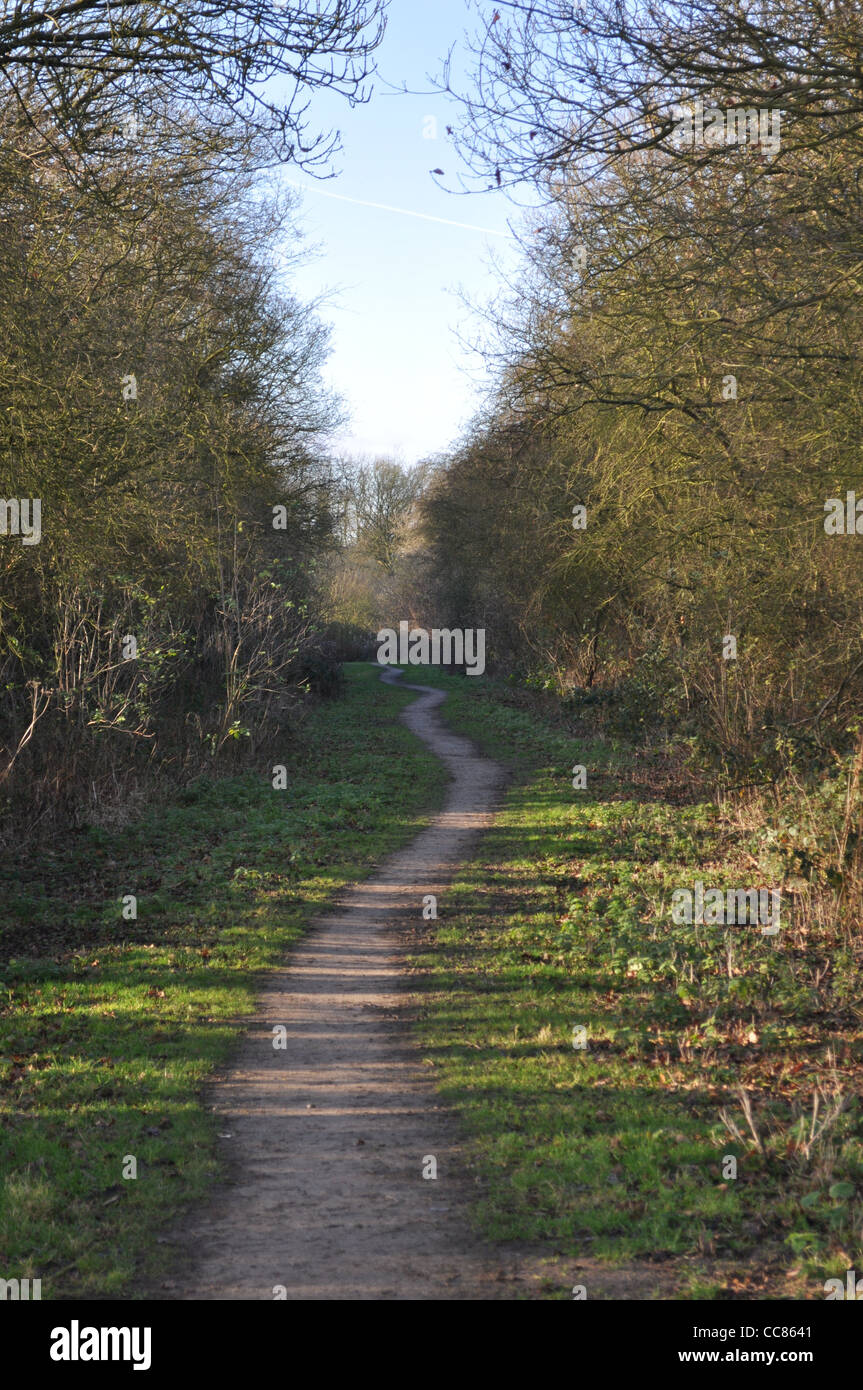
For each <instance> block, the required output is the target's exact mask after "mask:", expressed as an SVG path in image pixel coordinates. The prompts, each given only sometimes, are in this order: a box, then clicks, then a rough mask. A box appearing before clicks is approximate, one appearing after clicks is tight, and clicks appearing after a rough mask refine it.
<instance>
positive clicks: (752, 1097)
mask: <svg viewBox="0 0 863 1390" xmlns="http://www.w3.org/2000/svg"><path fill="white" fill-rule="evenodd" d="M410 678H413V679H417V680H419V681H423V682H425V683H428V684H434V685H438V686H443V687H444V688H446V689H447V691H448V692H449V700H448V703H447V705H446V707H445V717H446V718H447V720H448V721H449V722H450V723H451V724H452V725H453V727H455V728H456V729H458V730H459V731H460V732H462V733H464V734H467V735H468V736H469V737H471V738H472V739H474V740H475V742H476V743H477V744H478V745H480V746H481V747H482V748H483V749H484V751H486V752H487V753H488V754H489V755H490V756H493V757H495V758H497V759H499V760H500V761H502V762H504V763H507V764H508V765H509V766H510V768H511V769H512V770H513V772H514V774H515V776H514V780H513V783H512V785H511V788H510V790H509V792H508V794H507V796H506V799H505V803H504V805H503V808H502V810H501V812H500V814H499V815H498V817H497V819H496V824H495V826H494V828H493V829H492V830H491V831H490V832H489V833H488V834H487V835H486V836H485V837H484V838H483V841H482V843H481V846H480V849H479V852H478V853H477V855H476V856H475V858H474V859H473V861H472V862H471V863H470V864H468V865H466V866H465V868H464V870H463V872H462V873H461V875H460V876H459V879H458V881H457V882H456V883H455V884H454V886H453V889H452V891H451V892H450V893H449V894H448V895H447V897H446V898H445V899H444V900H443V901H442V903H441V904H440V907H439V911H440V918H441V920H440V921H439V922H438V924H437V927H436V932H435V939H434V944H433V946H432V948H431V949H429V950H428V951H427V952H425V953H424V954H423V955H422V956H421V957H420V958H418V964H420V965H421V966H423V967H424V969H425V971H426V972H427V980H428V985H427V992H426V995H425V999H424V1008H423V1016H422V1020H421V1022H420V1025H419V1026H420V1030H421V1037H422V1041H423V1045H424V1050H425V1055H426V1056H427V1057H428V1058H429V1060H430V1061H431V1062H432V1064H433V1065H434V1067H435V1069H436V1074H437V1078H438V1085H439V1087H440V1090H441V1092H442V1094H443V1096H444V1098H445V1099H446V1100H447V1101H448V1102H450V1103H451V1104H453V1105H454V1106H455V1107H456V1108H457V1109H458V1110H459V1111H460V1112H461V1115H462V1117H463V1121H464V1124H465V1126H466V1128H467V1131H468V1133H469V1135H470V1136H471V1142H472V1155H473V1161H474V1163H475V1164H476V1166H477V1168H478V1170H479V1172H478V1177H479V1178H480V1181H481V1188H482V1191H483V1193H484V1195H483V1197H482V1199H481V1200H480V1202H479V1206H478V1210H477V1219H478V1223H479V1225H480V1228H481V1229H482V1230H483V1231H484V1232H485V1233H486V1234H487V1235H488V1236H490V1237H492V1238H497V1239H502V1240H503V1239H505V1240H523V1241H537V1242H542V1243H544V1244H545V1246H546V1248H548V1249H549V1250H551V1251H554V1252H556V1253H559V1254H560V1255H563V1256H574V1255H580V1256H589V1257H591V1258H593V1259H595V1260H597V1261H599V1262H606V1263H607V1264H609V1265H615V1264H620V1263H621V1262H625V1261H630V1260H635V1259H637V1260H646V1261H654V1262H668V1261H676V1266H677V1267H676V1278H677V1287H678V1289H679V1294H680V1296H682V1297H693V1296H694V1297H703V1298H709V1297H724V1298H727V1297H747V1298H752V1297H768V1296H769V1297H776V1296H789V1297H805V1296H807V1295H808V1296H813V1297H823V1296H824V1295H823V1287H822V1281H823V1279H824V1278H825V1277H826V1276H828V1275H841V1276H843V1277H844V1272H845V1270H847V1269H850V1268H857V1269H858V1270H859V1269H860V1268H861V1267H863V1249H861V1227H863V1203H861V1193H863V1125H861V1113H860V1103H859V1097H860V1092H861V1080H863V1028H861V1008H860V979H861V965H863V959H861V942H860V938H859V934H857V935H856V936H855V934H854V933H852V932H851V931H850V930H849V929H848V928H847V925H843V923H842V922H841V921H840V920H832V921H831V920H827V919H824V920H819V921H815V920H813V919H812V918H811V917H808V918H807V917H806V916H805V914H803V915H800V916H799V917H795V916H794V915H792V916H791V917H789V916H788V915H787V905H788V903H789V902H791V901H792V900H793V899H792V897H791V896H790V895H789V881H788V879H787V878H786V877H784V876H783V864H782V861H781V858H777V856H776V854H775V853H774V849H775V837H771V833H770V827H769V825H768V824H767V823H766V822H765V821H763V820H762V821H761V822H760V823H758V822H757V819H756V823H752V822H751V818H750V823H749V824H740V823H739V818H735V817H734V816H733V815H731V814H729V813H727V812H725V811H720V810H718V809H717V807H716V806H715V805H714V804H713V803H712V802H710V801H707V800H699V799H697V798H695V797H693V796H692V794H691V792H690V793H687V792H686V791H685V790H684V784H683V783H682V781H680V780H679V779H678V778H676V777H675V775H674V773H673V770H670V768H671V767H672V765H673V759H672V760H671V761H669V758H668V753H667V750H662V751H660V752H657V753H656V755H651V754H650V753H649V752H648V751H647V750H644V749H642V750H636V749H635V748H633V747H632V746H630V745H628V744H626V743H625V742H622V741H614V740H609V739H607V738H606V739H601V740H592V741H591V740H588V739H585V738H578V737H576V735H575V734H574V733H572V732H569V731H568V730H567V728H566V727H565V725H564V722H563V721H561V720H560V719H558V720H556V721H555V720H550V719H547V718H544V717H542V716H540V715H538V714H537V713H536V712H531V711H530V710H526V709H525V708H520V707H518V702H517V700H516V697H515V695H514V693H511V692H508V691H507V690H506V688H505V687H501V686H495V685H494V683H492V682H490V681H488V680H484V679H483V680H481V679H478V678H471V679H467V680H466V679H464V678H458V677H447V676H444V675H442V674H440V673H437V672H434V671H423V672H417V673H415V674H413V673H412V676H411V677H410ZM521 703H522V704H523V700H522V702H521ZM576 764H582V765H584V766H585V768H586V771H587V787H586V789H584V790H574V789H573V785H572V783H573V772H572V770H573V768H574V766H575V765H576ZM699 879H700V880H701V881H703V883H704V884H705V886H706V887H714V886H715V887H719V888H723V889H727V888H739V889H743V888H752V887H767V888H778V889H781V890H782V891H783V894H784V896H783V902H784V903H785V905H786V906H785V913H786V915H785V916H784V917H782V918H781V919H780V921H781V926H780V931H779V933H778V934H777V935H776V936H768V935H765V934H762V932H761V930H760V927H759V926H758V925H757V924H753V925H751V926H732V927H726V926H707V925H695V924H693V925H682V926H678V925H675V924H674V923H673V921H672V918H671V901H672V899H671V895H672V892H673V891H674V890H675V889H680V888H689V889H690V890H692V889H693V886H694V883H695V882H696V881H697V880H699ZM735 1173H736V1176H732V1174H735Z"/></svg>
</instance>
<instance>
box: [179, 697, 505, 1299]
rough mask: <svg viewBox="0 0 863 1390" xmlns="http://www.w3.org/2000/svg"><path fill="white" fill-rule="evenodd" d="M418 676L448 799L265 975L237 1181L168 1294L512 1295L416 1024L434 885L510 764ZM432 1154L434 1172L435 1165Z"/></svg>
mask: <svg viewBox="0 0 863 1390" xmlns="http://www.w3.org/2000/svg"><path fill="white" fill-rule="evenodd" d="M400 676H401V672H400V671H398V670H394V669H388V670H386V671H385V672H384V673H383V675H382V680H384V681H386V682H387V683H390V684H391V683H393V682H395V681H398V680H399V678H400ZM408 688H409V689H411V690H416V691H418V692H419V693H420V698H419V699H417V700H415V701H414V703H413V704H411V705H410V706H409V707H408V708H407V709H406V710H404V711H403V712H402V714H401V716H400V717H401V718H402V720H403V721H404V723H405V724H406V725H407V726H408V728H409V729H411V730H412V731H413V733H415V734H416V735H417V737H418V738H421V739H422V740H423V742H424V743H426V744H427V745H428V747H429V748H431V749H432V751H433V752H434V753H435V754H436V755H437V756H438V757H439V758H441V759H442V760H443V762H444V763H445V764H446V766H447V768H448V770H449V772H450V774H451V776H452V783H451V785H450V787H449V791H448V794H447V798H446V804H445V806H444V808H443V810H442V811H441V812H440V813H439V814H438V815H436V816H434V818H433V819H432V821H431V823H430V825H429V826H428V828H427V829H426V830H423V831H422V832H421V833H420V834H419V835H417V837H416V838H415V839H414V840H413V841H412V842H411V843H410V844H409V845H408V846H407V847H406V848H405V849H403V850H400V851H399V852H398V853H396V854H393V855H392V856H390V858H388V859H387V860H386V861H385V863H384V864H383V866H382V868H381V869H380V871H379V872H378V873H376V874H375V875H374V876H373V877H372V878H369V879H367V880H366V881H365V882H363V883H360V884H357V885H356V886H355V887H353V888H351V889H349V890H347V891H346V892H345V893H344V894H343V895H341V897H340V900H339V902H338V903H337V905H336V906H335V907H334V908H333V909H331V910H330V911H329V912H328V913H327V914H326V916H324V917H322V918H321V919H320V920H319V922H318V924H317V925H316V926H314V927H313V928H312V929H311V930H310V931H309V933H308V934H307V935H306V936H305V937H304V939H303V940H302V941H301V942H299V943H298V945H297V946H296V947H294V948H293V949H292V950H291V953H290V956H289V958H288V962H287V964H286V965H285V966H284V967H283V968H282V969H279V970H277V971H275V972H274V973H273V975H272V976H271V977H270V979H269V982H268V985H267V988H266V991H265V993H264V996H263V998H262V1000H261V1005H260V1011H259V1016H258V1019H257V1021H256V1022H255V1024H254V1026H253V1027H252V1028H251V1030H250V1031H249V1032H248V1033H247V1034H246V1036H245V1037H244V1039H243V1041H242V1044H241V1045H240V1048H239V1052H238V1055H237V1057H236V1060H235V1062H234V1063H233V1065H232V1067H231V1069H230V1071H229V1072H228V1073H227V1075H226V1076H225V1077H224V1078H223V1079H222V1080H221V1081H219V1082H217V1083H215V1084H214V1087H213V1090H212V1096H211V1099H212V1101H214V1102H215V1104H214V1109H215V1110H216V1111H217V1112H218V1114H219V1115H220V1118H221V1120H222V1125H221V1128H222V1130H223V1131H224V1132H225V1133H227V1134H230V1135H231V1138H230V1139H224V1140H223V1141H222V1143H223V1146H224V1150H225V1153H226V1155H227V1157H228V1159H229V1162H230V1166H231V1169H232V1172H233V1175H234V1180H233V1182H232V1183H231V1184H230V1185H223V1186H222V1187H221V1188H220V1189H219V1191H218V1192H217V1193H216V1195H215V1196H214V1198H213V1199H212V1201H211V1202H210V1203H209V1204H208V1205H207V1206H206V1207H203V1208H199V1209H198V1210H197V1211H196V1212H195V1213H193V1214H192V1216H191V1217H190V1218H188V1219H187V1220H186V1221H185V1222H184V1223H183V1226H182V1229H181V1230H179V1231H178V1232H177V1234H176V1239H177V1242H178V1244H180V1245H181V1246H182V1248H183V1250H185V1251H186V1252H187V1268H186V1272H185V1274H184V1275H183V1276H182V1283H181V1284H178V1283H175V1284H174V1290H175V1291H174V1292H173V1293H168V1294H163V1295H162V1296H163V1297H169V1298H180V1299H183V1298H188V1299H201V1298H203V1299H273V1298H274V1296H276V1295H275V1293H274V1290H276V1289H277V1288H278V1286H283V1287H284V1289H285V1293H286V1296H287V1298H288V1299H291V1300H294V1299H342V1298H346V1299H485V1298H507V1297H511V1296H512V1286H510V1287H509V1289H508V1288H507V1284H508V1282H509V1277H510V1275H509V1272H508V1270H507V1269H506V1268H505V1267H504V1264H505V1258H504V1257H503V1255H502V1254H498V1253H496V1252H494V1251H492V1250H491V1249H490V1248H489V1247H487V1246H485V1245H484V1244H483V1243H482V1242H481V1241H479V1240H478V1239H475V1238H473V1237H472V1236H471V1235H470V1233H469V1229H468V1225H467V1221H466V1213H467V1206H468V1202H469V1200H470V1197H471V1195H472V1191H473V1189H472V1186H471V1184H470V1179H469V1177H468V1175H467V1174H466V1172H465V1169H464V1165H463V1164H462V1163H461V1162H460V1157H459V1155H460V1149H459V1134H458V1127H457V1125H456V1123H455V1121H454V1119H453V1116H452V1115H451V1113H450V1112H448V1111H447V1110H446V1109H445V1108H444V1106H442V1104H441V1103H440V1101H439V1099H438V1097H437V1095H436V1092H435V1089H434V1086H433V1083H432V1079H431V1077H430V1075H429V1072H428V1068H426V1067H424V1066H423V1064H422V1062H421V1059H420V1056H419V1054H418V1052H417V1049H416V1044H415V1042H414V1040H413V1038H412V1035H411V1031H410V1022H409V1010H410V997H409V993H408V989H407V987H406V985H407V980H406V976H405V958H406V955H407V953H408V950H409V945H410V943H409V928H411V927H417V926H420V925H421V922H422V899H423V896H424V895H425V894H428V893H434V894H435V896H437V897H438V898H439V900H440V899H441V898H442V896H443V895H444V894H445V890H446V887H447V885H448V883H449V882H450V881H451V880H452V878H453V876H454V874H455V872H456V870H457V869H458V867H459V865H460V864H461V863H462V861H463V860H464V859H465V857H466V856H467V854H468V851H469V850H470V848H471V845H472V843H473V841H474V839H475V837H476V836H477V834H478V833H479V832H480V831H481V830H482V829H483V828H485V827H486V826H487V825H489V823H490V822H491V819H492V812H493V807H494V804H495V800H496V797H497V794H498V792H499V789H500V788H501V786H502V783H503V781H504V774H503V771H502V769H501V768H500V767H499V766H498V764H497V763H494V762H492V761H491V760H490V759H488V758H483V757H481V756H480V755H479V754H478V753H477V751H476V749H475V748H474V747H473V745H472V744H471V743H469V742H468V740H467V739H464V738H460V737H458V735H456V734H454V733H452V732H451V731H450V730H449V729H447V728H445V727H444V725H443V724H442V723H441V721H440V719H439V717H438V715H437V713H436V711H437V708H438V706H439V705H440V704H442V702H443V701H444V699H445V698H446V696H445V693H444V692H443V691H441V690H435V689H433V688H432V687H430V686H423V685H410V686H408ZM439 913H440V915H441V916H442V917H443V918H444V919H445V916H446V903H445V899H444V900H443V901H439ZM275 1024H284V1026H285V1027H286V1028H287V1034H288V1041H287V1049H286V1050H285V1051H276V1050H274V1048H273V1045H272V1041H273V1027H274V1025H275ZM430 1155H431V1156H434V1158H435V1159H436V1161H437V1172H438V1176H437V1179H436V1180H432V1179H424V1178H423V1177H422V1167H423V1160H424V1159H425V1158H426V1157H427V1156H430ZM167 1287H169V1288H170V1287H171V1285H170V1284H169V1285H167Z"/></svg>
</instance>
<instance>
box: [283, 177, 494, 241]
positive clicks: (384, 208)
mask: <svg viewBox="0 0 863 1390" xmlns="http://www.w3.org/2000/svg"><path fill="white" fill-rule="evenodd" d="M285 183H289V184H291V185H292V187H294V188H299V189H301V190H302V192H303V193H319V194H320V196H321V197H322V198H337V199H338V201H339V202H340V203H356V204H357V205H358V206H359V207H361V208H378V209H379V210H380V211H381V212H400V213H401V215H402V217H419V218H422V220H423V222H442V223H443V225H444V226H445V227H462V228H463V229H464V230H465V231H466V232H485V233H486V234H487V235H488V236H502V237H506V239H507V241H515V237H514V236H513V235H512V234H511V233H510V232H497V231H495V230H494V228H493V227H477V226H476V225H475V224H474V223H473V222H454V221H453V220H452V218H451V217H433V216H432V214H431V213H430V212H413V211H412V209H411V208H394V207H392V205H391V204H390V203H371V202H369V201H368V200H367V199H365V198H349V197H348V196H347V194H346V193H330V192H328V191H327V190H326V189H324V188H315V187H314V186H310V185H309V184H306V183H297V182H296V180H295V179H285Z"/></svg>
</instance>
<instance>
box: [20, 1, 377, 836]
mask: <svg viewBox="0 0 863 1390" xmlns="http://www.w3.org/2000/svg"><path fill="white" fill-rule="evenodd" d="M378 11H379V6H378V5H377V4H367V5H363V4H350V5H344V4H340V5H338V6H332V5H330V6H327V5H325V6H324V7H323V9H322V7H321V6H316V7H308V13H307V12H306V11H305V10H304V9H302V8H300V9H296V8H292V9H291V10H290V12H285V11H281V10H280V9H279V8H278V7H270V6H261V5H260V4H236V5H231V6H228V5H223V4H215V3H207V2H206V0H201V2H200V3H195V4H192V5H189V6H186V7H184V12H183V15H182V16H176V17H175V18H174V20H172V21H171V22H170V23H167V24H166V23H165V22H164V21H163V19H162V18H161V16H160V14H159V12H157V11H154V10H153V9H152V8H151V7H146V6H144V7H142V6H140V5H130V4H123V3H120V4H118V5H115V6H112V16H113V18H112V24H111V25H108V26H106V25H105V23H104V7H103V6H100V5H96V4H95V3H93V4H90V3H85V4H83V5H75V6H68V5H63V4H62V3H57V4H55V5H53V6H52V5H51V4H49V5H48V6H47V7H46V9H45V12H44V13H40V15H39V16H36V17H35V18H34V16H32V15H29V14H23V13H19V12H18V11H16V12H15V13H14V14H8V15H6V16H4V17H3V18H2V20H0V59H2V63H3V67H2V71H0V283H2V286H3V293H2V300H0V398H2V406H3V411H2V420H0V494H2V504H0V528H2V534H0V575H2V579H0V745H2V753H3V756H2V762H0V838H2V839H4V840H5V841H6V842H7V843H20V841H21V839H22V838H24V837H26V836H28V835H30V834H32V833H39V832H40V831H49V830H52V829H56V828H57V826H58V825H60V824H69V823H71V824H74V823H76V822H80V821H81V820H82V819H86V818H87V817H88V816H89V815H91V814H93V813H94V811H97V812H98V814H101V815H103V816H104V815H110V814H111V813H112V812H111V808H112V807H114V809H115V811H116V813H117V814H121V812H122V807H123V804H124V802H126V801H127V800H128V799H129V798H130V797H135V795H136V794H137V792H136V789H137V788H139V786H140V784H141V782H142V779H143V780H146V779H147V778H151V777H152V776H153V775H154V774H157V773H159V772H165V771H166V770H167V771H170V774H171V778H172V780H174V781H175V780H176V779H177V778H178V777H182V775H183V771H184V769H186V770H190V771H196V770H198V769H199V768H200V767H201V766H202V765H205V764H206V760H207V759H208V758H210V757H212V756H213V755H216V754H219V753H220V752H221V753H223V754H229V753H230V751H231V750H235V751H238V750H239V749H240V748H252V749H254V747H255V743H256V737H258V736H260V734H261V732H262V731H263V730H265V729H266V728H267V727H268V725H269V723H270V722H271V721H273V720H274V719H280V720H283V718H284V716H285V713H286V711H288V710H290V709H293V708H296V706H297V704H298V702H300V701H301V700H302V699H303V698H304V694H305V692H306V691H308V690H309V688H310V687H313V686H315V685H318V686H320V687H322V688H325V689H328V688H331V687H332V685H333V683H334V680H335V667H334V664H333V662H332V661H331V660H330V657H329V655H328V652H327V647H326V642H325V641H324V640H323V639H322V635H321V628H322V622H321V618H320V601H319V588H320V585H319V580H318V575H317V569H318V566H319V562H320V556H321V554H322V553H324V552H326V550H327V547H328V546H330V545H332V544H334V543H335V541H336V531H337V516H338V501H337V498H338V491H337V488H336V486H335V484H334V480H333V474H332V468H331V466H330V464H329V463H328V461H327V447H326V446H327V435H328V432H329V431H330V430H331V429H332V427H333V425H334V424H335V423H336V422H337V420H338V406H337V403H336V402H335V401H333V400H332V399H330V398H329V397H328V395H327V393H326V392H325V391H324V390H323V388H322V386H321V381H320V375H319V369H320V365H321V362H322V360H323V356H324V354H325V351H326V332H325V330H324V328H323V327H322V325H321V324H320V322H319V321H318V320H317V318H316V317H315V314H314V312H313V310H312V309H311V308H310V307H308V306H306V305H304V304H302V303H301V302H299V301H298V300H297V299H296V298H295V297H294V296H293V295H292V294H291V292H290V288H289V282H288V281H287V280H286V271H285V265H286V264H287V265H288V267H289V266H290V262H291V258H292V256H295V255H298V254H299V251H300V245H299V239H298V235H297V233H296V231H295V230H294V227H293V225H292V221H291V207H290V204H289V203H286V202H285V199H284V197H280V196H279V194H278V191H277V189H276V187H275V186H274V185H273V184H272V183H270V182H269V181H268V179H267V177H266V171H267V169H268V168H269V167H270V166H271V165H272V164H273V163H274V161H276V160H284V159H286V158H287V159H292V160H293V161H294V162H297V163H300V164H301V165H309V164H314V163H315V162H316V161H320V160H321V159H322V158H323V159H325V158H326V157H327V156H328V155H329V154H330V153H331V152H332V148H333V145H332V141H331V140H329V139H328V138H327V137H325V136H317V135H315V134H314V133H313V132H312V133H309V131H308V129H307V124H306V113H305V107H304V104H303V102H304V98H303V92H304V91H307V90H309V89H312V88H314V87H316V86H320V87H323V86H329V87H333V88H335V89H336V90H340V91H342V92H343V93H344V94H345V95H346V96H348V97H351V98H353V99H362V97H363V95H364V91H363V86H362V84H363V80H364V77H365V75H366V73H367V71H368V70H369V61H370V59H369V55H370V53H371V52H372V50H373V48H374V46H375V44H376V43H377V42H378V40H379V37H380V34H379V31H378V30H377V29H376V27H375V25H376V19H377V14H378ZM51 15H53V18H51V19H50V22H51V24H53V26H54V29H53V31H51V32H50V33H48V32H47V30H46V25H47V24H48V22H49V18H50V16H51ZM37 21H38V22H37ZM279 74H282V75H284V74H288V75H289V76H290V79H291V80H290V84H289V86H288V88H287V89H285V88H283V90H287V91H288V94H289V95H288V98H287V100H282V101H281V103H279V102H273V101H270V100H267V101H264V100H263V99H262V98H260V97H255V96H253V95H250V93H251V92H252V90H253V89H252V85H251V84H252V83H253V82H254V81H258V82H261V81H263V80H264V79H265V78H267V77H278V76H279ZM286 285H287V286H288V287H287V288H286Z"/></svg>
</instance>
